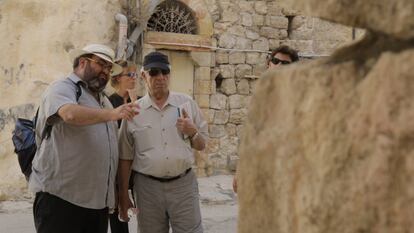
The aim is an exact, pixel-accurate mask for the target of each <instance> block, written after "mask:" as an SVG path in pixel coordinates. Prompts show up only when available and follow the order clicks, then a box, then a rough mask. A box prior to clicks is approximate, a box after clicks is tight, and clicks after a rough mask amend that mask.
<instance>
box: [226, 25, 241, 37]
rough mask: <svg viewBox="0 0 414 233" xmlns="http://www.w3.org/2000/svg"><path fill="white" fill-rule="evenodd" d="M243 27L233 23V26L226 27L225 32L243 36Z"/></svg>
mask: <svg viewBox="0 0 414 233" xmlns="http://www.w3.org/2000/svg"><path fill="white" fill-rule="evenodd" d="M245 30H246V29H245V28H244V27H243V26H240V25H235V26H231V27H229V28H228V30H227V32H228V33H230V34H232V35H235V36H240V37H244V36H245Z"/></svg>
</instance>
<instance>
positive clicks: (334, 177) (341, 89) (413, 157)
mask: <svg viewBox="0 0 414 233" xmlns="http://www.w3.org/2000/svg"><path fill="white" fill-rule="evenodd" d="M296 2H301V1H296ZM309 2H311V3H313V4H315V2H317V1H309ZM333 2H337V3H338V4H339V3H341V2H343V1H327V2H326V3H325V2H324V6H326V7H322V6H321V8H324V9H326V8H327V7H328V6H330V5H333ZM352 2H355V3H356V2H358V1H352ZM360 2H363V1H360ZM367 2H370V1H367ZM377 2H378V3H377V4H375V6H377V7H379V6H382V4H383V2H385V1H377ZM396 2H399V3H398V4H396V3H391V2H389V4H390V5H392V6H399V4H401V2H405V3H406V5H407V7H408V8H410V7H412V6H413V2H412V1H410V2H409V1H396ZM364 3H365V1H364ZM361 4H362V3H360V4H357V6H360V7H362V6H361ZM384 4H385V3H384ZM362 5H363V4H362ZM339 6H343V4H342V5H341V4H339ZM352 9H354V8H352ZM397 9H399V8H397ZM355 10H356V9H355ZM372 10H373V11H376V8H375V7H373V9H372ZM402 12H405V11H404V9H402ZM333 13H335V12H333ZM336 13H337V14H338V15H339V16H338V18H339V20H338V21H344V20H342V19H341V17H342V16H340V14H339V13H338V12H336ZM327 14H328V13H327ZM344 14H345V13H344ZM397 14H399V12H398V13H397ZM403 14H404V13H403ZM366 17H367V19H368V18H369V17H368V16H366ZM395 17H402V16H399V15H396V16H395ZM358 19H361V20H362V19H363V16H361V17H359V18H358ZM383 20H384V21H392V20H393V19H391V18H390V17H386V18H384V19H383ZM361 22H362V21H361ZM379 22H380V20H378V24H379ZM388 23H389V22H388ZM412 23H414V21H413V22H410V23H409V22H407V23H406V24H403V25H397V27H399V28H401V30H398V31H395V32H392V33H393V34H398V35H399V37H400V36H401V37H405V36H408V34H404V33H402V32H403V31H404V30H402V28H408V26H407V25H413V24H412ZM375 24H377V21H373V22H372V23H371V24H370V25H375ZM373 27H374V26H373ZM411 27H412V26H411ZM390 30H391V29H390ZM390 32H391V31H390ZM403 35H405V36H403ZM413 64H414V43H413V40H411V41H410V40H402V39H397V38H396V37H391V36H385V35H384V34H375V33H368V35H367V36H366V37H365V38H364V39H363V40H362V41H360V42H358V43H357V44H354V45H351V46H349V47H347V48H343V49H341V50H339V51H337V52H336V53H334V54H333V55H332V56H331V57H329V58H327V59H323V60H318V61H311V62H308V63H303V64H296V65H291V66H289V67H286V68H282V69H279V70H275V71H271V72H269V73H266V74H265V75H264V76H263V77H262V78H261V80H260V81H259V83H258V84H257V86H256V89H255V94H254V96H253V98H252V101H251V103H250V106H249V112H248V116H247V119H246V126H245V127H246V128H245V131H244V137H243V139H242V142H241V147H240V163H239V167H238V172H239V174H238V175H239V178H238V181H239V203H240V207H239V208H240V209H239V223H238V224H239V226H238V232H239V233H250V232H269V233H270V232H278V233H295V232H300V233H332V232H336V233H339V232H361V233H362V232H384V233H391V232H414V221H412V218H413V216H414V202H413V201H412V200H413V198H414V121H413V119H414V101H413V99H414V72H413Z"/></svg>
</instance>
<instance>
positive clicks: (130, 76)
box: [122, 72, 138, 78]
mask: <svg viewBox="0 0 414 233" xmlns="http://www.w3.org/2000/svg"><path fill="white" fill-rule="evenodd" d="M122 76H128V78H136V77H137V76H138V75H137V73H135V72H128V73H126V74H122Z"/></svg>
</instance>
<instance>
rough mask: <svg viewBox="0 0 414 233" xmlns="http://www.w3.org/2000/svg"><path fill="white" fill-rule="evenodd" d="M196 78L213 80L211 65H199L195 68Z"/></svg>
mask: <svg viewBox="0 0 414 233" xmlns="http://www.w3.org/2000/svg"><path fill="white" fill-rule="evenodd" d="M194 78H195V79H196V80H205V81H207V80H211V69H210V67H197V68H196V69H195V74H194Z"/></svg>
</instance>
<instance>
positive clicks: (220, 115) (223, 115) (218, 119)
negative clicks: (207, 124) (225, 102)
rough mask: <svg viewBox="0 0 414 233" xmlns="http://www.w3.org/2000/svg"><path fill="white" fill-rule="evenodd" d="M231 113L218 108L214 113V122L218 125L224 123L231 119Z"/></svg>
mask: <svg viewBox="0 0 414 233" xmlns="http://www.w3.org/2000/svg"><path fill="white" fill-rule="evenodd" d="M229 116H230V113H229V111H227V110H218V111H216V112H215V114H214V121H213V123H214V124H216V125H224V124H226V123H227V122H228V121H229Z"/></svg>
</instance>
